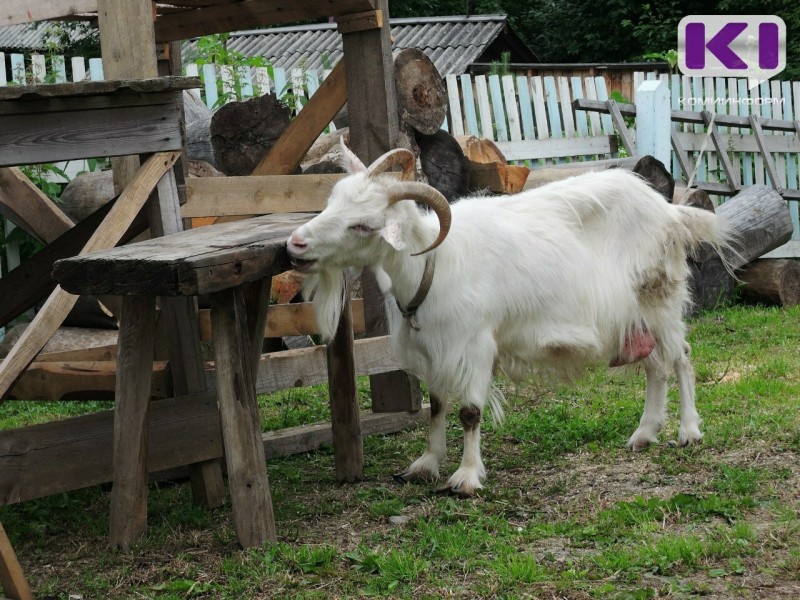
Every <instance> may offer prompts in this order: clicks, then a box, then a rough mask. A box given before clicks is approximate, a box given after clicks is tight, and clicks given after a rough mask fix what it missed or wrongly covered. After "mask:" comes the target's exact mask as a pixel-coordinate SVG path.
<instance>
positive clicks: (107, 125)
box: [0, 95, 183, 166]
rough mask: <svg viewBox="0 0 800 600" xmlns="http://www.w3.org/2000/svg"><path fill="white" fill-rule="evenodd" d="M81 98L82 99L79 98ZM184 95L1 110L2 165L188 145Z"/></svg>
mask: <svg viewBox="0 0 800 600" xmlns="http://www.w3.org/2000/svg"><path fill="white" fill-rule="evenodd" d="M75 101H76V102H81V100H80V99H76V100H75ZM181 110H182V103H181V97H180V95H177V96H176V97H175V101H174V102H173V103H172V104H170V105H156V106H148V105H143V106H126V107H122V108H118V109H114V108H111V109H108V110H105V111H96V110H85V111H83V110H82V111H73V112H70V113H69V118H68V119H66V118H65V117H64V113H61V112H48V113H43V114H35V113H33V114H29V115H25V116H24V117H21V116H17V115H12V116H0V165H2V166H14V165H21V164H30V163H41V162H57V161H59V160H71V159H76V158H93V157H100V156H120V155H126V154H140V153H146V152H161V151H168V150H177V149H180V148H182V144H183V142H182V136H181Z"/></svg>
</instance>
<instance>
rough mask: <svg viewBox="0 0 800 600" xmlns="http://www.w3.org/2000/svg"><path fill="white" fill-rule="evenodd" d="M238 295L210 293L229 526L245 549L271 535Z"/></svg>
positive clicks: (246, 338)
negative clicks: (228, 492) (231, 516)
mask: <svg viewBox="0 0 800 600" xmlns="http://www.w3.org/2000/svg"><path fill="white" fill-rule="evenodd" d="M242 292H243V291H242V287H241V286H240V287H237V288H233V289H227V290H223V291H221V292H216V293H214V294H211V327H212V334H213V336H214V356H215V359H216V366H217V395H218V400H219V411H220V419H221V422H222V436H223V438H224V440H225V461H226V463H227V465H228V481H229V483H230V491H231V505H232V508H233V523H234V528H235V529H236V537H237V538H238V540H239V543H240V544H241V545H242V547H244V548H249V547H252V546H261V545H262V544H264V542H267V541H271V542H274V541H275V539H276V536H275V518H274V516H273V513H272V497H271V495H270V491H269V478H268V477H267V462H266V458H265V455H264V442H263V441H262V439H261V418H260V414H259V411H258V403H257V401H256V389H255V379H254V377H253V375H254V369H253V368H252V360H251V358H252V357H251V353H252V349H251V345H250V336H249V335H248V323H247V310H246V308H245V301H244V295H243V293H242Z"/></svg>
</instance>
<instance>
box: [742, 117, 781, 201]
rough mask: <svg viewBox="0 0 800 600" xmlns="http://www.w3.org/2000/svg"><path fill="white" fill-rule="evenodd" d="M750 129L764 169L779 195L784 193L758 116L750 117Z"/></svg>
mask: <svg viewBox="0 0 800 600" xmlns="http://www.w3.org/2000/svg"><path fill="white" fill-rule="evenodd" d="M750 127H751V128H752V130H753V134H754V136H755V138H756V142H757V143H758V147H759V150H760V151H761V156H762V160H763V161H764V167H766V170H767V174H768V175H769V179H770V181H771V182H772V187H773V188H775V190H777V192H778V193H779V194H780V193H783V189H784V188H783V182H782V181H781V180H780V179H779V177H778V172H777V170H776V169H775V163H774V161H773V158H772V154H771V153H770V151H769V149H768V148H767V145H766V142H765V141H764V131H763V130H762V129H761V124H760V117H759V116H758V115H750Z"/></svg>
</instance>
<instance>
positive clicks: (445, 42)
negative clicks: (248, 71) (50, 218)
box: [0, 15, 535, 75]
mask: <svg viewBox="0 0 800 600" xmlns="http://www.w3.org/2000/svg"><path fill="white" fill-rule="evenodd" d="M391 34H392V40H393V47H394V49H395V50H402V49H404V48H419V49H421V50H422V51H423V52H425V54H426V55H427V56H428V57H429V58H430V59H431V60H432V61H433V63H434V64H435V65H436V68H437V69H438V70H439V73H441V74H442V75H447V74H450V73H456V74H460V73H464V72H465V71H466V70H467V69H468V67H469V65H471V64H472V63H474V62H477V61H479V60H480V61H483V62H490V61H492V60H496V59H498V58H499V56H500V52H501V51H503V50H510V51H511V52H512V57H511V60H512V61H514V62H533V61H535V56H534V54H533V53H532V52H531V51H530V49H529V48H528V47H527V46H525V44H524V43H523V42H522V41H521V40H520V39H519V37H518V36H517V35H516V34H515V33H514V32H513V30H512V29H511V28H510V27H509V25H508V21H507V18H506V16H505V15H473V16H468V17H467V16H454V17H417V18H402V19H396V18H393V19H391ZM45 40H46V33H45V28H43V27H39V28H36V29H33V28H31V27H30V26H29V25H12V26H9V27H1V28H0V51H2V50H9V49H14V50H18V51H19V50H25V51H36V50H42V49H43V48H44V46H45ZM195 47H196V41H195V40H192V41H190V42H188V43H187V44H186V45H185V47H184V51H183V54H184V58H185V59H186V58H189V57H190V56H191V53H192V51H193V50H194V49H195ZM228 47H229V48H230V49H231V50H236V51H238V52H241V53H242V54H244V55H246V56H265V57H266V58H267V59H268V60H269V61H270V62H271V63H272V65H273V66H275V67H283V68H285V69H293V68H296V67H305V68H308V69H320V68H324V67H331V66H333V65H334V64H336V62H337V61H338V60H339V59H340V58H341V57H342V38H341V36H340V35H339V34H338V32H337V31H336V24H335V23H321V24H317V25H296V26H291V27H273V28H269V29H259V30H251V31H238V32H235V33H232V34H231V37H230V40H229V41H228Z"/></svg>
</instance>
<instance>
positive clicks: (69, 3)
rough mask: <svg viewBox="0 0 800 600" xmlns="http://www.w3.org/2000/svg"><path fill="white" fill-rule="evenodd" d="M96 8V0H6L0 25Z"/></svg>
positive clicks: (58, 16)
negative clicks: (33, 0) (35, 0)
mask: <svg viewBox="0 0 800 600" xmlns="http://www.w3.org/2000/svg"><path fill="white" fill-rule="evenodd" d="M96 10H97V0H39V1H38V2H30V1H29V0H6V1H5V2H4V3H3V8H2V12H0V27H6V26H8V25H16V24H18V23H31V22H33V21H45V20H48V19H58V18H61V17H69V16H72V15H78V14H81V13H91V12H95V11H96Z"/></svg>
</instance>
